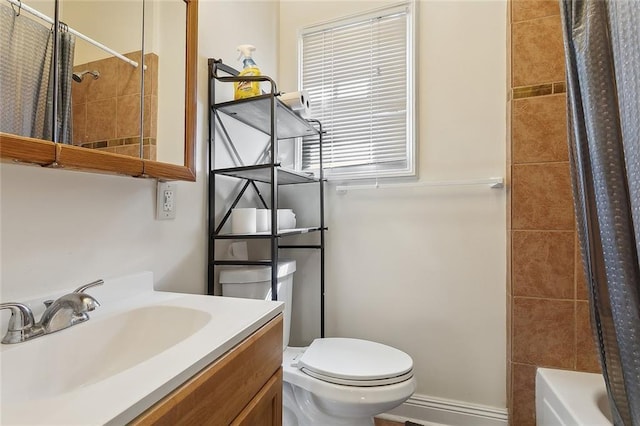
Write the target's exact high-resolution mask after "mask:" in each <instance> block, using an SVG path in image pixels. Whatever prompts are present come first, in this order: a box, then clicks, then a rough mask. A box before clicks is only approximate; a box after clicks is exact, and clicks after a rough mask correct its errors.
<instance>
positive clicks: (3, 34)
mask: <svg viewBox="0 0 640 426" xmlns="http://www.w3.org/2000/svg"><path fill="white" fill-rule="evenodd" d="M23 13H26V12H21V11H19V9H17V8H16V9H14V8H11V7H9V6H6V5H0V58H2V60H1V61H0V111H2V114H0V132H5V133H11V134H15V135H21V136H29V137H33V138H38V139H48V140H53V131H54V129H53V121H54V120H53V97H52V96H53V74H52V73H53V66H52V57H53V34H54V33H53V31H52V30H51V29H50V28H48V27H46V26H44V25H42V24H40V23H39V22H36V21H35V20H33V19H30V18H28V17H26V16H24V15H23ZM59 34H60V42H59V46H60V54H59V61H58V63H59V69H60V73H59V75H60V78H59V79H58V81H59V84H58V126H57V129H56V131H57V132H58V134H57V137H58V142H62V143H71V139H72V131H71V123H72V118H71V117H72V114H71V81H72V80H71V76H72V72H73V51H74V47H75V36H74V35H72V34H69V33H67V32H61V33H59Z"/></svg>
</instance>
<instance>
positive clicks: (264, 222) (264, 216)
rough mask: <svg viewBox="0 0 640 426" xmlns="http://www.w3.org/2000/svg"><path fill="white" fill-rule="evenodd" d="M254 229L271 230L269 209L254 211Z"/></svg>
mask: <svg viewBox="0 0 640 426" xmlns="http://www.w3.org/2000/svg"><path fill="white" fill-rule="evenodd" d="M256 231H258V232H264V231H271V209H258V210H257V211H256Z"/></svg>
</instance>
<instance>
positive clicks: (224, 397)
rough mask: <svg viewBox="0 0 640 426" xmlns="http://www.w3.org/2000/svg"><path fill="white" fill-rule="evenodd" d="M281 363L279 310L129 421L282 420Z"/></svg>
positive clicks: (263, 424)
mask: <svg viewBox="0 0 640 426" xmlns="http://www.w3.org/2000/svg"><path fill="white" fill-rule="evenodd" d="M281 365H282V315H281V314H280V315H278V316H277V317H276V318H274V319H273V320H271V321H269V323H267V324H266V325H264V326H263V327H262V328H260V329H259V330H258V331H256V332H255V333H254V334H252V335H251V336H249V337H248V338H247V339H245V340H244V341H243V342H242V343H240V344H239V345H237V346H236V347H235V348H233V349H231V350H230V351H229V352H227V353H226V354H225V355H223V356H222V357H221V358H219V359H217V360H216V361H214V362H213V363H211V364H210V365H208V366H207V367H206V368H204V369H203V370H202V371H200V372H199V373H197V374H196V375H195V376H193V377H192V378H191V379H189V380H188V381H187V382H185V383H184V384H183V385H182V386H180V387H179V388H177V389H176V390H174V391H173V392H172V393H170V394H169V395H167V396H166V397H165V398H164V399H162V400H160V401H159V402H158V403H156V404H155V405H154V406H152V407H151V408H149V409H148V410H147V411H145V412H144V413H142V414H141V415H140V416H138V417H137V418H136V419H134V420H133V421H132V422H131V424H132V425H135V426H147V425H158V426H160V425H167V426H174V425H193V426H196V425H197V426H201V425H238V426H240V425H243V426H281V425H282V368H281Z"/></svg>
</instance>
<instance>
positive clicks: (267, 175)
mask: <svg viewBox="0 0 640 426" xmlns="http://www.w3.org/2000/svg"><path fill="white" fill-rule="evenodd" d="M271 167H272V165H271V164H258V165H255V166H244V167H229V168H225V169H215V170H214V171H213V172H214V173H215V174H217V175H224V176H231V177H235V178H239V179H249V180H253V181H256V182H263V183H271ZM276 167H277V169H278V185H292V184H296V183H311V182H319V181H320V180H319V179H318V178H316V177H315V176H313V175H312V174H307V173H301V172H297V171H295V170H291V169H287V168H285V167H281V166H276Z"/></svg>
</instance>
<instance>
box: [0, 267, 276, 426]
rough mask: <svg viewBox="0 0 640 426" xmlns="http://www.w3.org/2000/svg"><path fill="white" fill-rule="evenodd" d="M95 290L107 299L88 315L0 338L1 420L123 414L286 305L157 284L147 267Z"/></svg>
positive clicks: (95, 419)
mask: <svg viewBox="0 0 640 426" xmlns="http://www.w3.org/2000/svg"><path fill="white" fill-rule="evenodd" d="M72 290H73V289H70V291H72ZM88 293H90V294H91V295H92V296H94V297H95V298H96V299H97V300H98V301H99V302H100V304H101V306H100V307H99V308H97V309H96V310H94V311H93V312H91V313H90V314H89V315H90V317H91V319H90V320H89V321H87V322H84V323H81V324H78V325H75V326H73V327H70V328H67V329H65V330H62V331H59V332H57V333H52V334H50V335H46V336H42V337H38V338H36V339H33V340H30V341H28V342H24V343H16V344H12V345H6V344H1V345H0V381H1V392H0V407H1V409H0V424H3V425H4V424H7V425H14V424H16V425H17V424H20V425H47V426H51V425H64V426H72V425H82V426H87V425H121V424H126V423H128V422H130V421H131V420H133V419H134V418H136V417H137V416H138V415H140V414H141V413H143V412H144V411H145V410H146V409H148V408H149V407H151V406H152V405H153V404H155V403H156V402H158V401H159V400H161V399H162V398H163V397H165V396H166V395H167V394H169V393H170V392H171V391H173V390H174V389H176V388H177V387H179V386H180V385H181V384H182V383H184V382H185V381H187V380H188V379H189V378H191V377H192V376H193V375H195V374H196V373H197V372H198V371H200V370H202V368H204V367H206V366H207V365H209V364H210V363H211V362H213V361H215V360H216V359H218V358H219V357H220V356H222V355H224V354H225V353H226V352H227V351H229V350H230V349H232V348H233V347H234V346H236V345H237V344H238V343H240V342H241V341H242V340H244V339H245V338H247V337H248V336H249V335H251V333H253V332H255V331H256V330H258V329H259V328H260V327H261V326H263V325H264V324H266V323H267V322H268V321H269V320H270V319H272V318H274V317H275V316H276V315H278V313H280V312H282V303H280V302H271V301H262V300H250V299H238V298H232V297H216V296H203V295H192V294H179V293H168V292H160V291H154V290H153V275H152V274H151V273H150V272H143V273H140V274H135V275H131V276H128V277H122V278H116V279H110V280H109V279H105V284H104V285H103V286H100V287H94V288H92V289H90V291H88ZM63 294H64V293H63ZM44 296H49V297H44ZM51 296H52V297H58V296H59V294H58V295H43V297H40V298H37V299H34V300H31V301H28V303H30V304H31V306H35V307H42V300H45V299H46V298H51ZM3 332H4V330H3ZM0 334H1V333H0Z"/></svg>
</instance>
